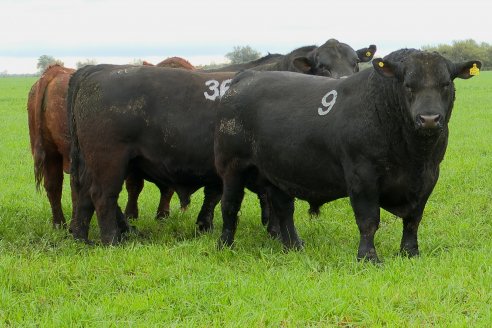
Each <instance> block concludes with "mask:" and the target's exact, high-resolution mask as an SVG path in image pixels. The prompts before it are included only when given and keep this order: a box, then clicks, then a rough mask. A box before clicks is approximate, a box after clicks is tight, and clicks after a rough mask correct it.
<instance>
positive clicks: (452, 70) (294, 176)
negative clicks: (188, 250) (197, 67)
mask: <svg viewBox="0 0 492 328" xmlns="http://www.w3.org/2000/svg"><path fill="white" fill-rule="evenodd" d="M480 67H481V63H480V62H479V61H469V62H464V63H452V62H450V61H448V60H446V59H445V58H443V57H442V56H440V55H439V54H437V53H428V52H422V51H418V50H414V49H403V50H399V51H396V52H393V53H391V54H390V55H388V56H387V57H385V58H384V60H382V59H375V60H373V68H371V69H368V70H365V71H362V72H361V73H359V74H355V75H352V76H350V77H348V78H346V79H342V80H332V79H327V78H324V77H313V76H307V75H301V74H295V73H286V72H251V71H249V72H244V73H241V74H239V75H238V76H237V77H235V78H234V80H233V82H232V84H231V87H230V89H229V91H228V92H227V93H226V94H225V95H224V97H223V98H222V100H221V106H220V108H219V112H218V115H217V120H216V137H215V163H216V167H217V171H218V173H219V174H220V176H221V178H222V181H223V195H222V217H223V220H224V225H223V230H222V235H221V237H220V241H219V243H220V244H222V245H232V243H233V240H234V234H235V231H236V226H237V212H238V210H239V209H240V206H241V202H242V198H243V195H244V187H245V186H246V187H248V188H252V189H253V190H262V189H266V190H267V195H268V197H269V200H270V203H271V204H272V210H273V214H272V215H273V216H274V217H275V218H276V219H278V220H279V223H280V228H281V235H282V241H283V244H284V245H285V247H287V248H297V247H301V246H302V242H301V240H300V239H299V237H298V235H297V232H296V229H295V226H294V222H293V210H294V197H298V198H300V199H304V200H308V201H310V202H311V203H314V204H323V203H325V202H329V201H332V200H335V199H337V198H341V197H346V196H348V197H350V201H351V204H352V208H353V210H354V213H355V218H356V222H357V225H358V227H359V230H360V244H359V250H358V255H357V256H358V258H359V259H363V258H367V259H369V260H373V261H378V257H377V254H376V249H375V246H374V234H375V233H376V230H377V229H378V226H379V220H380V218H379V215H380V214H379V212H380V207H382V208H384V209H386V210H387V211H389V212H391V213H393V214H395V215H398V216H400V217H402V218H403V237H402V241H401V251H402V252H403V253H407V254H408V255H410V256H413V255H417V254H418V253H419V250H418V243H417V230H418V226H419V223H420V220H421V218H422V213H423V210H424V206H425V204H426V202H427V199H428V197H429V195H430V194H431V192H432V190H433V188H434V186H435V184H436V182H437V179H438V175H439V163H440V162H441V161H442V159H443V156H444V153H445V150H446V145H447V140H448V122H449V119H450V116H451V110H452V108H453V103H454V97H455V89H454V84H453V80H454V79H455V78H456V77H459V78H463V79H467V78H470V77H471V76H472V75H473V73H474V70H475V69H478V68H480Z"/></svg>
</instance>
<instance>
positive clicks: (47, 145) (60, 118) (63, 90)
mask: <svg viewBox="0 0 492 328" xmlns="http://www.w3.org/2000/svg"><path fill="white" fill-rule="evenodd" d="M73 72H75V70H74V69H71V68H66V67H63V66H60V65H52V66H50V67H48V68H47V69H46V70H45V72H44V73H43V75H42V76H41V77H40V78H39V80H37V81H36V82H35V83H34V85H33V86H32V87H31V90H30V92H29V97H28V102H27V110H28V117H29V136H30V141H31V151H32V156H33V158H34V176H35V180H36V188H37V189H38V190H39V188H40V185H41V181H43V184H44V188H45V190H46V193H47V195H48V200H49V202H50V206H51V212H52V215H53V227H55V228H59V227H62V226H65V223H66V221H65V216H64V215H63V211H62V207H61V196H62V188H63V172H65V173H67V174H68V173H70V137H69V131H68V125H67V105H66V99H67V91H68V83H69V80H70V76H71V75H72V74H73ZM126 185H127V190H128V203H127V207H126V210H125V214H126V215H127V216H128V217H138V207H137V200H138V196H139V195H140V192H141V191H142V188H143V179H142V178H141V177H139V176H138V175H136V174H132V173H130V174H129V176H128V178H127V180H126ZM160 191H161V199H160V202H159V207H158V209H157V216H158V217H164V216H166V215H168V214H169V203H170V200H171V196H172V194H173V191H172V190H171V189H168V188H160ZM72 200H73V199H72ZM187 203H189V199H188V200H187V201H186V200H184V201H183V200H182V201H181V206H182V207H186V205H187Z"/></svg>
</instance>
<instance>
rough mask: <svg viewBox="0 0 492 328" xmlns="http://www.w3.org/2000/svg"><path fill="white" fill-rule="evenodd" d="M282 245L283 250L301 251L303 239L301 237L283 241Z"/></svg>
mask: <svg viewBox="0 0 492 328" xmlns="http://www.w3.org/2000/svg"><path fill="white" fill-rule="evenodd" d="M283 245H284V250H285V251H302V250H303V249H304V241H302V240H301V239H295V240H290V241H287V242H285V241H284V242H283Z"/></svg>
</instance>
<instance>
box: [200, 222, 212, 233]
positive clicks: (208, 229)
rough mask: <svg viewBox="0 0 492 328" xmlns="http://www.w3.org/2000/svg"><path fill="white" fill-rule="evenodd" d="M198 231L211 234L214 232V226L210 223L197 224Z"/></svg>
mask: <svg viewBox="0 0 492 328" xmlns="http://www.w3.org/2000/svg"><path fill="white" fill-rule="evenodd" d="M197 225H198V231H200V232H211V231H212V230H214V225H213V224H212V223H208V222H207V223H203V222H197Z"/></svg>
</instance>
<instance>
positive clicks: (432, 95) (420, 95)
mask: <svg viewBox="0 0 492 328" xmlns="http://www.w3.org/2000/svg"><path fill="white" fill-rule="evenodd" d="M388 57H389V56H388ZM372 64H373V66H374V69H375V70H376V72H377V73H379V74H380V75H382V76H384V77H386V78H392V79H396V81H397V85H398V88H399V92H398V94H399V99H400V102H401V103H402V104H401V105H403V106H402V107H403V108H405V109H406V111H407V114H408V120H410V121H412V122H413V124H414V127H415V129H417V130H420V131H425V132H427V133H430V132H432V131H439V130H441V129H443V128H444V126H445V125H446V124H447V123H448V122H449V118H450V115H451V110H452V107H453V102H454V92H455V89H454V83H453V80H454V79H455V78H457V77H459V78H461V79H468V78H470V77H472V76H473V75H476V72H478V70H479V69H480V68H481V67H482V63H481V62H480V61H478V60H473V61H467V62H462V63H452V62H450V61H449V60H447V59H445V58H444V57H442V56H441V55H439V54H437V53H430V52H423V51H414V52H412V53H410V54H409V55H408V56H407V57H405V58H403V59H402V60H399V61H392V60H391V58H390V59H386V57H385V59H381V58H376V59H374V60H373V62H372Z"/></svg>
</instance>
